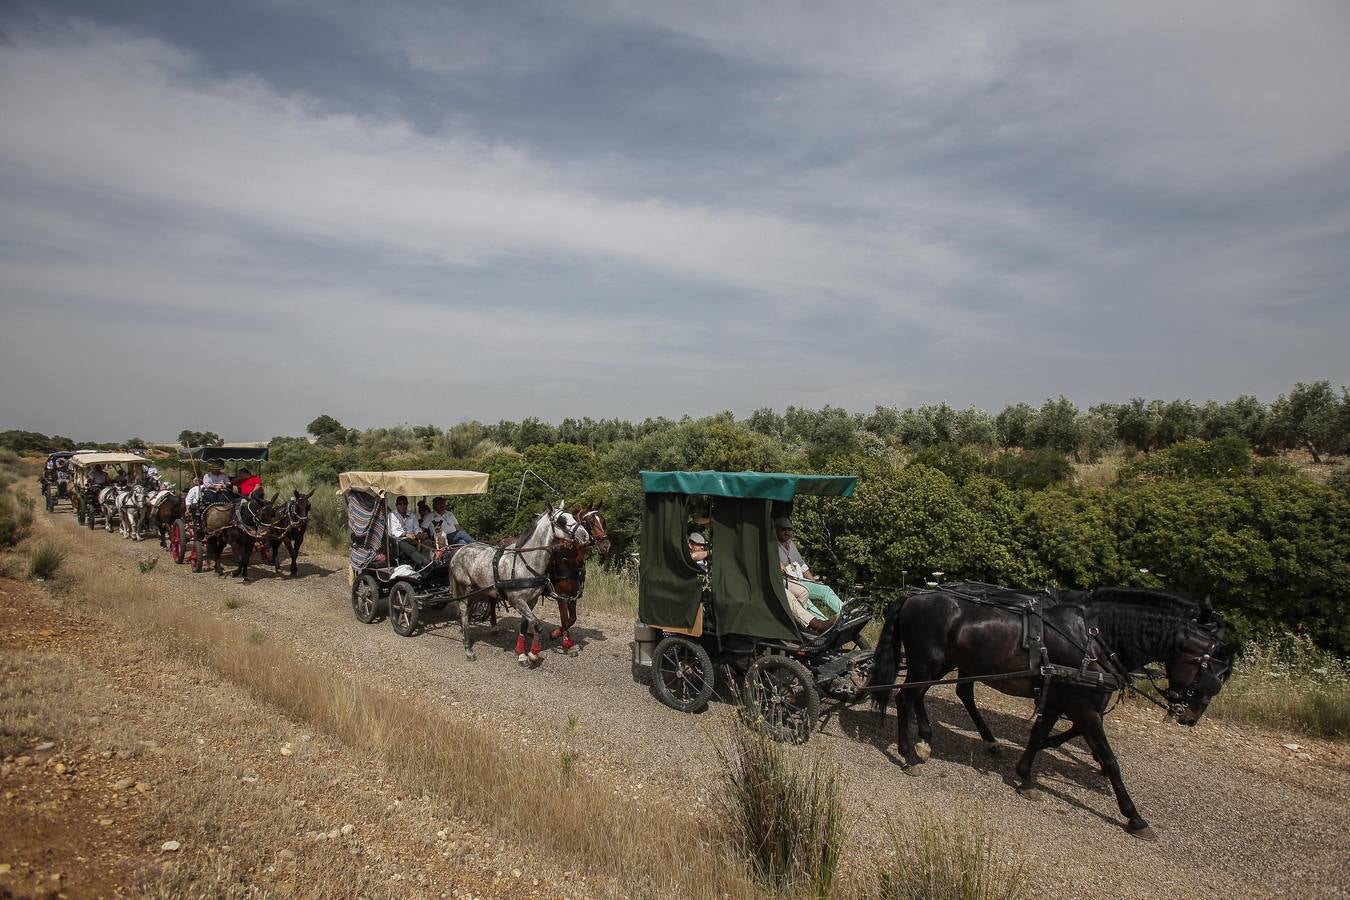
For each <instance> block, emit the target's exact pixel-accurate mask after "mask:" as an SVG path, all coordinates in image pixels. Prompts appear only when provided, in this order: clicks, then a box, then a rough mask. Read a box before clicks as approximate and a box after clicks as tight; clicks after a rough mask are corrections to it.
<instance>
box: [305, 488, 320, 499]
mask: <svg viewBox="0 0 1350 900" xmlns="http://www.w3.org/2000/svg"><path fill="white" fill-rule="evenodd" d="M317 490H318V488H315V489H314V491H317ZM314 491H310V492H309V493H308V494H306V495H305V499H306V500H308V499H309V498H310V497H313V496H314Z"/></svg>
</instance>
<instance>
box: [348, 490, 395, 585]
mask: <svg viewBox="0 0 1350 900" xmlns="http://www.w3.org/2000/svg"><path fill="white" fill-rule="evenodd" d="M386 515H387V513H386V511H385V506H384V500H382V499H381V498H379V497H376V496H374V495H373V494H367V493H365V492H363V491H348V492H347V528H348V529H349V530H350V531H351V535H352V555H351V559H352V568H353V569H356V570H357V571H360V570H361V569H364V568H365V567H366V566H368V565H370V561H371V560H372V559H374V558H375V554H377V553H379V552H380V547H381V546H382V545H383V544H384V530H385V518H386Z"/></svg>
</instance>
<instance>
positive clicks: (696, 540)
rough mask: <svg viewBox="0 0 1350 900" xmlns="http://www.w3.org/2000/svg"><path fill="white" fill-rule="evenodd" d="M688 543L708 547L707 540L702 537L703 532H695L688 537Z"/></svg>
mask: <svg viewBox="0 0 1350 900" xmlns="http://www.w3.org/2000/svg"><path fill="white" fill-rule="evenodd" d="M689 543H691V544H698V545H700V546H703V547H706V546H708V539H707V538H705V537H704V536H703V532H701V531H695V532H693V533H692V534H690V535H689Z"/></svg>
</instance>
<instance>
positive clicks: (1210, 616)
mask: <svg viewBox="0 0 1350 900" xmlns="http://www.w3.org/2000/svg"><path fill="white" fill-rule="evenodd" d="M1197 621H1198V622H1199V623H1200V624H1202V625H1204V624H1207V623H1209V622H1212V621H1214V605H1213V604H1212V603H1210V600H1209V594H1206V595H1205V598H1204V599H1203V600H1201V601H1200V618H1199V619H1197Z"/></svg>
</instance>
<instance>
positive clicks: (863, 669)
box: [824, 634, 873, 704]
mask: <svg viewBox="0 0 1350 900" xmlns="http://www.w3.org/2000/svg"><path fill="white" fill-rule="evenodd" d="M852 644H853V647H852V649H855V650H871V649H873V647H872V642H871V641H869V640H868V639H867V638H866V637H865V636H863V635H861V634H860V635H858V636H857V638H855V639H854V640H853V641H852ZM840 649H841V650H842V651H843V652H848V650H849V648H848V645H847V644H846V645H844V646H843V647H841V648H840ZM871 678H872V661H871V660H870V659H869V660H867V661H866V662H865V663H863V664H862V665H860V666H854V667H853V668H852V669H849V670H848V671H847V672H845V673H844V674H843V675H840V676H839V677H838V678H836V679H835V680H834V681H833V682H832V683H831V684H830V685H829V686H828V687H825V688H824V691H825V693H826V694H827V695H828V696H829V697H831V698H832V699H835V700H842V701H843V702H845V703H848V704H853V703H857V702H858V701H859V700H862V699H863V698H864V697H866V696H867V683H868V681H870V680H871Z"/></svg>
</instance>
